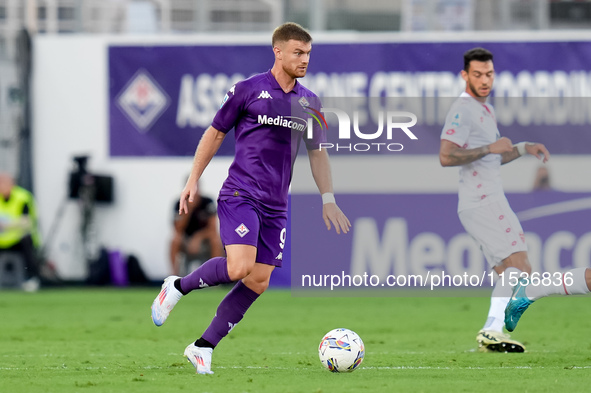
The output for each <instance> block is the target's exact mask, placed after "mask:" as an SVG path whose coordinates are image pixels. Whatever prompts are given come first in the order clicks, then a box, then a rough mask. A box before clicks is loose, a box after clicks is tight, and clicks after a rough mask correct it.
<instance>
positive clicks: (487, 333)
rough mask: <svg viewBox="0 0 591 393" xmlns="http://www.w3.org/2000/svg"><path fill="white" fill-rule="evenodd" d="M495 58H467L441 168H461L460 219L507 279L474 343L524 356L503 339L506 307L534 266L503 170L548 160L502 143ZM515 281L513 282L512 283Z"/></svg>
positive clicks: (531, 147)
mask: <svg viewBox="0 0 591 393" xmlns="http://www.w3.org/2000/svg"><path fill="white" fill-rule="evenodd" d="M492 60H493V55H492V53H490V52H489V51H487V50H486V49H482V48H474V49H471V50H469V51H467V52H466V53H465V54H464V70H462V77H463V79H464V80H465V81H466V91H465V92H463V93H462V95H461V96H460V98H458V99H457V100H456V101H455V102H454V104H453V105H452V107H451V109H450V110H449V112H448V114H447V117H446V121H445V126H444V127H443V130H442V133H441V147H440V152H439V158H440V161H441V165H442V166H446V167H447V166H460V167H461V168H460V185H459V203H458V215H459V218H460V221H461V222H462V225H463V226H464V228H465V229H466V231H467V232H468V233H469V234H470V235H471V236H472V237H473V238H474V239H475V240H476V242H477V243H478V244H479V246H480V248H481V250H482V252H483V253H484V255H485V257H486V259H487V261H488V262H489V263H490V265H491V266H492V268H493V269H494V270H495V271H496V272H497V273H498V274H501V273H504V274H503V279H499V280H498V281H497V282H496V283H495V286H494V289H493V292H492V297H491V305H490V310H489V313H488V318H487V320H486V323H485V325H484V327H483V328H482V330H480V331H479V332H478V335H477V337H476V340H477V341H478V344H479V349H480V350H482V351H487V352H488V351H500V352H524V351H525V347H524V346H523V345H522V344H521V343H519V342H518V341H515V340H512V339H511V338H510V337H509V335H508V334H505V333H503V326H504V316H505V315H504V313H505V307H506V305H507V303H508V301H509V298H510V296H511V291H512V285H515V282H513V283H510V282H509V280H508V278H509V277H510V276H511V277H518V276H519V275H520V274H521V273H522V272H525V273H527V274H529V273H530V272H531V266H530V263H529V260H528V257H527V246H526V244H525V236H524V233H523V229H522V228H521V224H520V223H519V220H518V219H517V217H516V215H515V213H514V212H513V211H512V210H511V207H510V206H509V203H508V202H507V199H506V198H505V193H504V191H503V185H502V182H501V174H500V167H501V165H503V164H506V163H508V162H511V161H513V160H515V159H517V158H519V157H520V156H522V155H523V154H532V155H534V156H536V157H538V158H540V159H542V160H543V162H546V161H547V160H548V159H549V157H550V154H549V153H548V150H547V149H546V147H545V146H544V145H542V144H540V143H529V142H521V143H518V144H516V145H513V143H512V142H511V140H510V139H508V138H506V137H501V136H500V133H499V130H498V128H497V121H496V116H495V111H494V109H493V107H492V106H491V105H490V104H488V103H487V102H486V101H487V97H488V95H489V94H490V92H491V89H492V85H493V81H494V75H495V74H494V66H493V61H492ZM514 281H515V280H514Z"/></svg>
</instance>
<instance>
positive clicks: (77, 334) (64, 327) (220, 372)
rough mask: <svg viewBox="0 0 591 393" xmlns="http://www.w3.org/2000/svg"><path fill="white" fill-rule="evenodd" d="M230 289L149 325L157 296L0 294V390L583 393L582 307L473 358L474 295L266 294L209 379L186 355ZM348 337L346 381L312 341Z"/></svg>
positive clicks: (569, 302)
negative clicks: (521, 349) (358, 352)
mask: <svg viewBox="0 0 591 393" xmlns="http://www.w3.org/2000/svg"><path fill="white" fill-rule="evenodd" d="M227 290H228V288H208V289H205V290H202V291H196V292H193V293H191V294H190V295H189V296H188V297H186V298H184V299H182V300H181V302H180V303H179V304H178V305H177V307H176V308H175V310H174V311H173V312H172V314H171V316H170V318H169V319H168V321H167V322H166V324H165V325H164V326H162V327H160V328H157V327H155V326H154V325H153V324H152V321H151V320H150V304H151V302H152V300H153V299H154V297H155V296H156V295H157V293H158V291H159V288H157V287H154V288H147V289H144V288H142V289H112V288H105V289H90V288H75V289H47V290H42V291H40V292H38V293H35V294H28V293H22V292H16V291H1V292H0V316H1V318H0V392H14V393H16V392H60V393H69V392H216V393H217V392H224V393H225V392H311V393H330V392H339V393H340V392H359V391H366V392H411V391H412V392H495V393H498V392H503V393H504V392H567V391H568V392H583V391H589V389H588V386H589V377H590V375H591V338H590V335H589V331H590V329H591V318H589V317H590V314H591V312H590V308H591V298H586V297H576V298H548V299H542V300H540V301H538V302H536V303H535V304H534V305H533V306H532V307H531V309H530V310H528V311H527V313H526V314H525V316H524V318H523V320H522V321H521V322H520V324H519V327H518V329H517V331H516V332H515V333H514V334H513V337H515V338H516V339H518V340H521V341H523V342H524V343H525V344H526V346H527V349H528V352H527V353H524V354H501V353H492V354H490V353H478V352H476V351H475V350H476V342H475V340H474V339H475V336H476V333H477V331H478V330H479V329H480V328H481V326H482V323H483V321H484V319H485V316H486V313H487V311H488V304H489V299H488V298H486V297H484V296H482V297H458V298H452V297H442V298H434V297H421V298H408V297H390V298H388V297H376V298H368V297H363V298H327V297H324V298H298V297H292V296H291V294H290V292H289V291H282V290H269V291H268V292H267V293H265V294H264V295H263V296H262V297H261V298H260V299H259V300H258V301H257V303H255V305H254V306H253V307H252V308H251V309H250V310H249V311H248V313H247V314H246V317H245V319H244V320H243V321H242V322H241V323H240V324H239V325H238V326H237V327H236V328H235V329H234V330H233V331H232V333H231V334H230V335H229V336H228V337H227V338H226V339H225V340H223V341H222V342H221V343H220V345H219V346H218V348H217V349H216V350H215V351H214V357H213V370H214V371H215V374H214V375H196V374H195V371H194V369H193V368H192V367H191V365H190V363H188V362H187V361H186V359H185V358H183V356H182V354H183V350H184V348H185V346H186V345H187V344H189V343H190V342H191V341H193V340H195V339H196V338H198V337H199V336H200V334H201V333H202V331H203V330H204V329H205V327H206V326H207V325H208V323H209V321H210V320H211V318H212V316H213V314H214V312H215V309H216V307H217V304H218V302H219V301H220V300H221V299H222V297H223V296H224V295H225V293H226V292H227ZM336 327H347V328H350V329H352V330H354V331H356V332H357V333H358V334H359V335H360V336H361V337H362V339H363V340H364V342H365V346H366V356H365V360H364V362H363V364H362V365H361V368H360V369H358V370H356V371H355V372H353V373H351V374H332V373H330V372H328V371H327V370H325V369H324V368H323V367H322V366H321V364H320V362H319V360H318V352H317V348H318V344H319V342H320V339H321V338H322V336H323V334H324V333H326V332H328V331H329V330H331V329H333V328H336Z"/></svg>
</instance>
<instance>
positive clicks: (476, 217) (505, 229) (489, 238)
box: [458, 199, 527, 267]
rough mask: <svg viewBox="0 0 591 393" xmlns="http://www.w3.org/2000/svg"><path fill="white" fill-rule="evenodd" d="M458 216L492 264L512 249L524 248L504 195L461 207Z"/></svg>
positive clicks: (522, 238)
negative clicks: (475, 206) (493, 200)
mask: <svg viewBox="0 0 591 393" xmlns="http://www.w3.org/2000/svg"><path fill="white" fill-rule="evenodd" d="M458 216H459V217H460V221H461V222H462V225H463V226H464V229H466V232H468V234H470V236H472V238H473V239H474V240H476V242H477V243H478V245H479V246H480V249H481V250H482V253H483V254H484V256H485V257H486V260H487V261H488V263H490V264H491V265H492V266H493V267H494V266H496V265H498V264H500V263H501V262H502V261H503V260H504V259H505V258H507V257H508V256H509V255H511V254H513V253H516V252H519V251H527V244H526V243H525V235H524V233H523V229H522V228H521V224H520V223H519V220H518V219H517V216H516V215H515V213H514V212H513V210H511V206H509V202H507V200H506V199H503V200H502V201H498V202H493V203H491V204H489V205H486V206H482V207H478V208H474V209H467V210H462V211H460V212H459V213H458Z"/></svg>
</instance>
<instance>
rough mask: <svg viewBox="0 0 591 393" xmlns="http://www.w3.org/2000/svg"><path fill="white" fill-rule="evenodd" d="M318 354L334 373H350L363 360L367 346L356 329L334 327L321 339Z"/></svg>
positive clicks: (324, 364) (323, 363) (325, 365)
mask: <svg viewBox="0 0 591 393" xmlns="http://www.w3.org/2000/svg"><path fill="white" fill-rule="evenodd" d="M318 356H319V357H320V361H321V362H322V365H323V366H324V367H326V368H327V369H328V370H330V371H332V372H333V373H350V372H352V371H354V370H355V369H357V368H358V367H359V365H360V364H361V362H363V357H364V356H365V347H364V346H363V341H361V337H359V335H358V334H357V333H355V332H354V331H352V330H349V329H342V328H341V329H334V330H331V331H330V332H328V333H326V334H325V335H324V337H323V338H322V341H320V346H319V347H318Z"/></svg>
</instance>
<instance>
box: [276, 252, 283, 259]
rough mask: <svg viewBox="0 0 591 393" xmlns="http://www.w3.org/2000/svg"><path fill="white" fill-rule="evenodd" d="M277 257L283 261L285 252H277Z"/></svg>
mask: <svg viewBox="0 0 591 393" xmlns="http://www.w3.org/2000/svg"><path fill="white" fill-rule="evenodd" d="M275 259H278V260H280V261H282V260H283V252H282V251H280V252H279V254H277V256H276V257H275Z"/></svg>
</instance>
